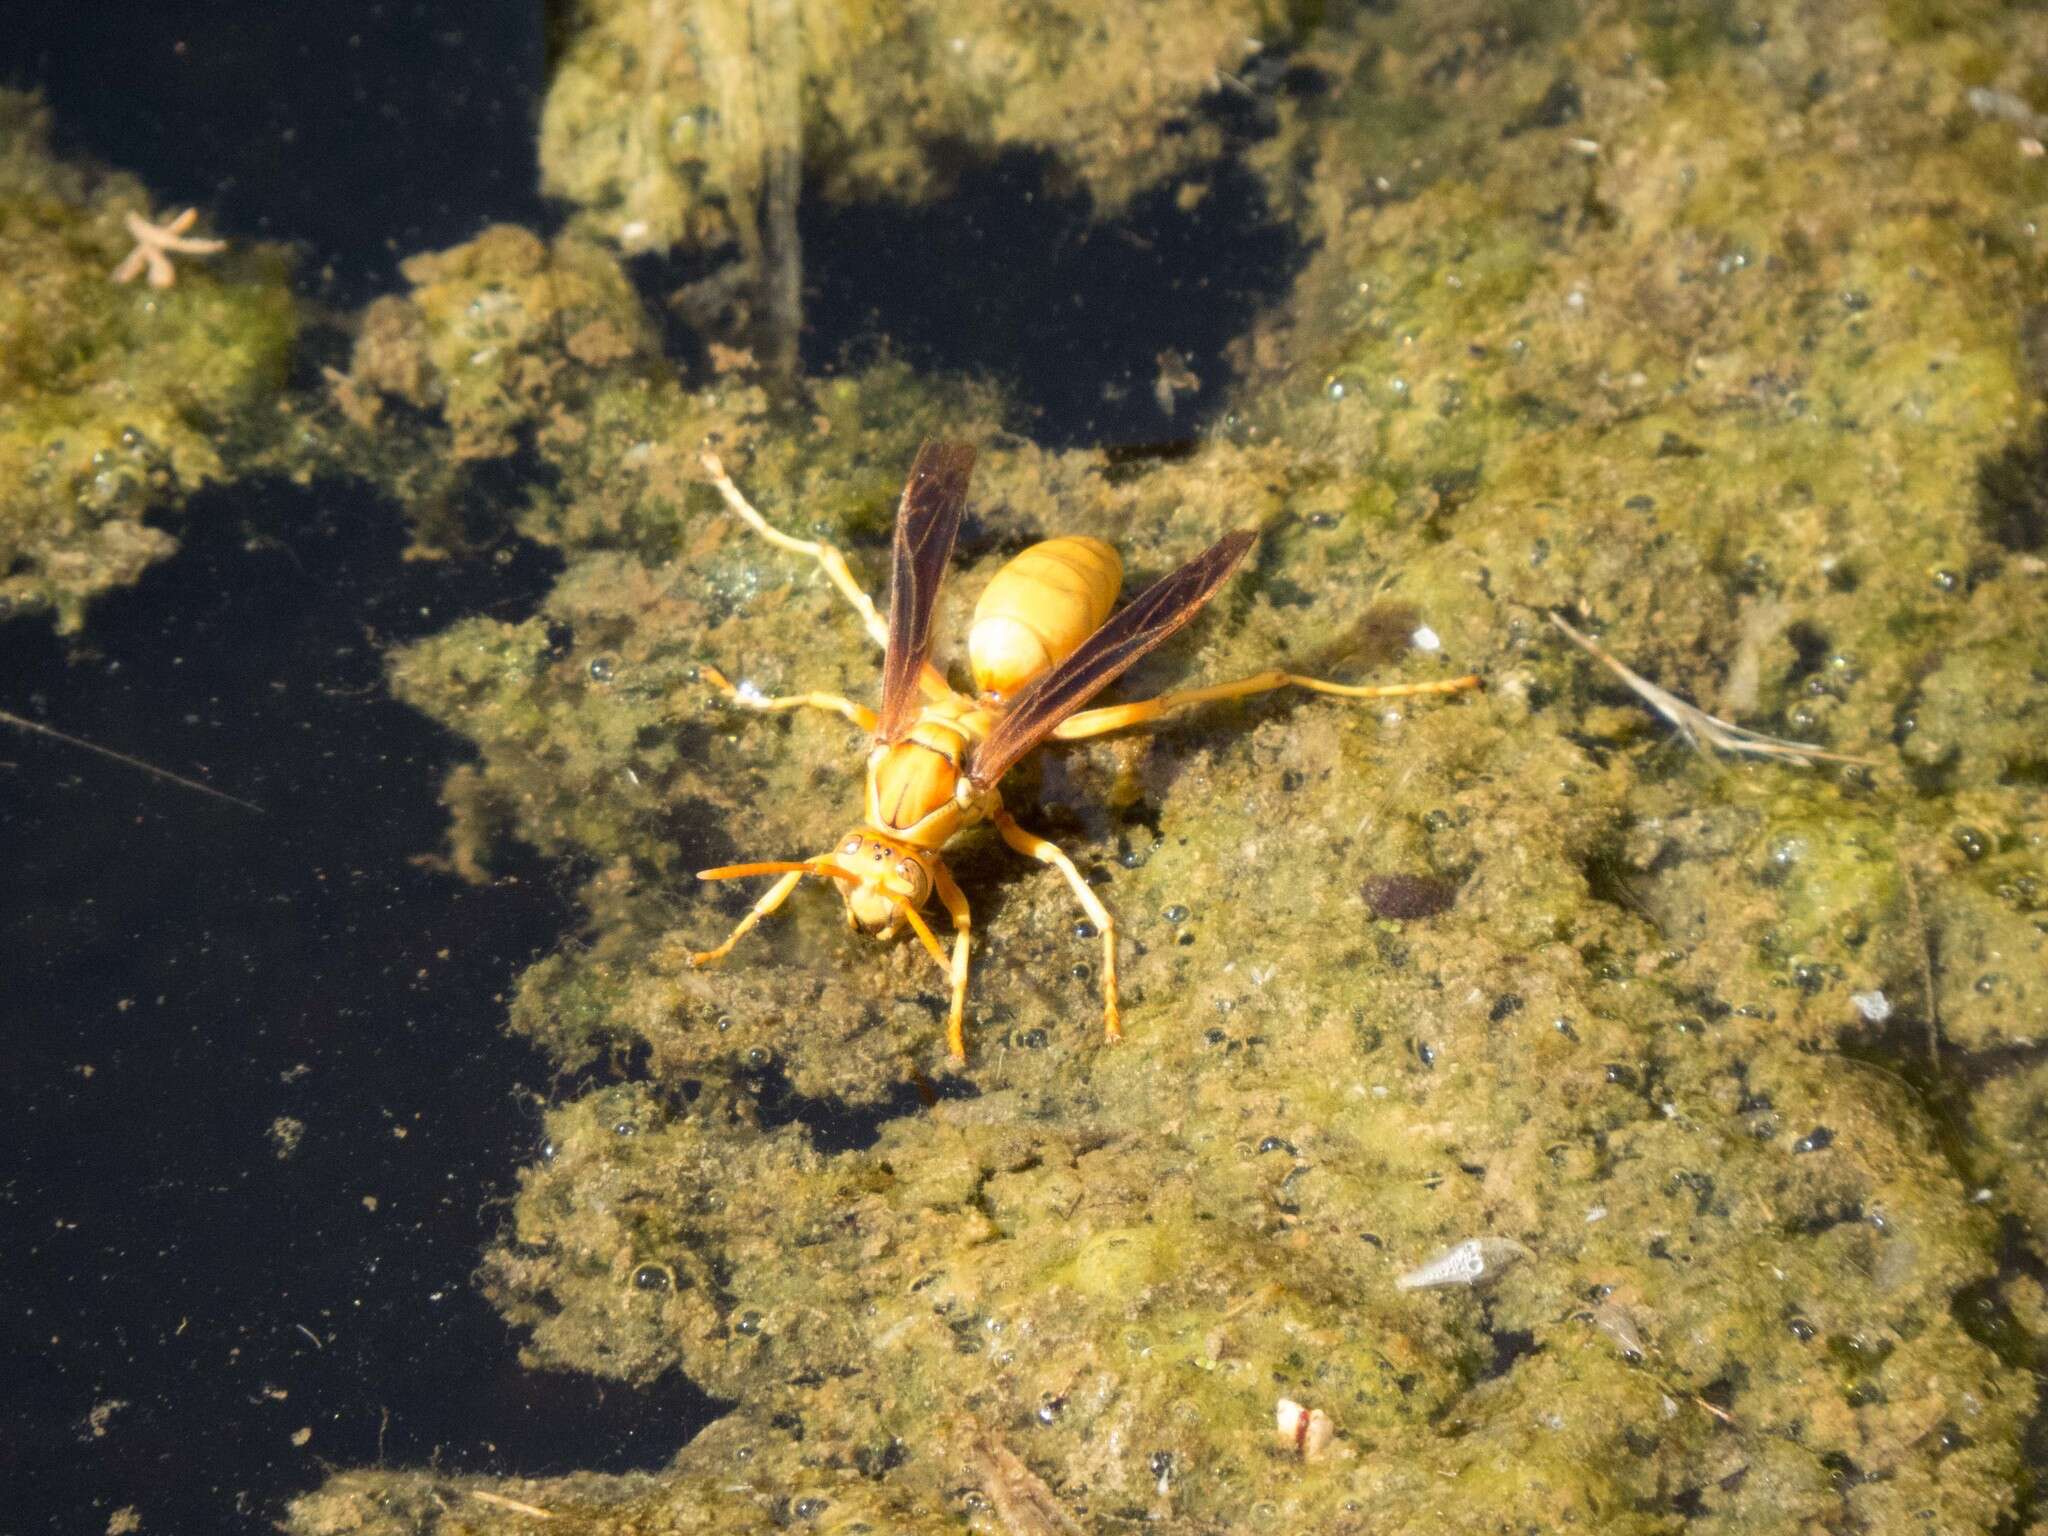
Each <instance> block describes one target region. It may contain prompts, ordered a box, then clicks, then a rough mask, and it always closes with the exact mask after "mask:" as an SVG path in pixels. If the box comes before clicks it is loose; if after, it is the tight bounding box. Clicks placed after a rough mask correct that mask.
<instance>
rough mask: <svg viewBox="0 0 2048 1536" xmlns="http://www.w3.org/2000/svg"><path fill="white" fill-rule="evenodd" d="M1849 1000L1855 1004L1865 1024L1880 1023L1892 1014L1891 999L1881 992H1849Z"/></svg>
mask: <svg viewBox="0 0 2048 1536" xmlns="http://www.w3.org/2000/svg"><path fill="white" fill-rule="evenodd" d="M1849 1001H1850V1002H1852V1003H1854V1004H1855V1005H1856V1011H1857V1012H1858V1013H1860V1014H1862V1015H1863V1022H1864V1023H1866V1024H1882V1023H1883V1022H1884V1021H1885V1020H1886V1019H1888V1018H1890V1017H1891V1016H1892V1000H1891V999H1890V998H1888V997H1886V996H1885V995H1884V993H1882V992H1851V993H1850V994H1849Z"/></svg>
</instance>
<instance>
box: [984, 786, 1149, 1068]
mask: <svg viewBox="0 0 2048 1536" xmlns="http://www.w3.org/2000/svg"><path fill="white" fill-rule="evenodd" d="M989 819H990V820H991V821H993V822H994V823H995V824H996V830H997V831H998V832H1000V833H1002V834H1003V841H1004V842H1006V843H1008V844H1009V845H1010V846H1011V847H1012V848H1014V849H1016V850H1017V851H1018V852H1019V853H1021V854H1024V855H1026V856H1027V857H1029V858H1034V859H1036V860H1038V862H1039V863H1041V864H1050V865H1052V867H1053V868H1055V869H1057V870H1058V871H1059V872H1060V873H1061V874H1063V875H1065V876H1066V877H1067V884H1068V885H1070V886H1072V887H1073V888H1074V896H1075V899H1076V900H1078V901H1079V902H1080V903H1081V909H1082V910H1083V911H1084V912H1086V913H1087V914H1088V920H1089V921H1090V922H1092V923H1093V924H1094V925H1095V926H1096V928H1098V929H1099V930H1100V931H1101V933H1102V1024H1103V1030H1102V1037H1103V1038H1104V1039H1105V1040H1108V1041H1110V1042H1111V1043H1112V1044H1114V1043H1115V1042H1116V1041H1118V1040H1121V1039H1122V1038H1123V1037H1124V1025H1123V1016H1122V1015H1121V1014H1120V1013H1118V1011H1117V1006H1116V924H1115V922H1113V921H1112V920H1111V918H1110V915H1109V908H1107V907H1105V906H1104V905H1103V904H1102V901H1101V899H1100V898H1099V897H1097V896H1096V894H1095V893H1094V892H1093V891H1091V890H1090V889H1089V888H1088V882H1087V881H1086V880H1083V879H1082V878H1081V871H1079V870H1078V869H1076V868H1074V861H1073V860H1072V859H1070V858H1068V857H1067V856H1066V855H1065V854H1064V853H1062V852H1061V851H1060V848H1059V845H1058V844H1057V843H1053V842H1049V841H1047V840H1046V839H1045V838H1042V837H1039V836H1037V835H1036V834H1035V833H1031V832H1026V831H1025V830H1024V829H1023V828H1022V827H1020V826H1018V825H1017V823H1016V820H1015V819H1014V818H1013V817H1012V816H1011V815H1010V813H1009V812H1008V811H1006V810H1004V809H1003V808H1002V807H1001V806H998V807H996V809H995V810H993V811H991V812H990V813H989Z"/></svg>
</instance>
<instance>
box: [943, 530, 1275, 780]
mask: <svg viewBox="0 0 2048 1536" xmlns="http://www.w3.org/2000/svg"><path fill="white" fill-rule="evenodd" d="M1257 537H1258V535H1257V534H1255V533H1253V532H1251V531H1250V530H1248V529H1247V530H1243V531H1240V532H1237V533H1232V534H1227V535H1225V536H1224V537H1223V538H1221V539H1218V540H1217V541H1216V542H1215V543H1214V544H1212V545H1210V546H1209V547H1208V548H1207V549H1206V550H1204V551H1203V552H1202V553H1201V554H1199V555H1197V556H1195V558H1194V559H1192V560H1190V561H1189V562H1188V563H1187V564H1186V565H1184V566H1182V567H1181V568H1180V569H1179V570H1177V571H1175V572H1174V573H1173V574H1172V575H1171V576H1163V577H1161V578H1160V579H1159V580H1158V581H1155V582H1153V583H1152V585H1151V586H1149V587H1147V588H1146V589H1145V590H1144V591H1142V592H1140V593H1139V594H1138V595H1137V596H1136V597H1134V598H1132V599H1131V601H1130V603H1129V604H1128V605H1127V606H1126V607H1125V608H1124V609H1123V610H1122V611H1121V612H1119V613H1117V614H1116V615H1115V616H1114V617H1112V618H1111V619H1110V621H1109V622H1108V623H1107V624H1104V625H1103V626H1102V628H1100V629H1098V630H1097V631H1095V633H1094V634H1092V635H1090V636H1089V637H1088V638H1087V639H1086V640H1084V641H1082V642H1081V648H1080V649H1079V650H1077V651H1075V652H1074V654H1073V655H1071V656H1069V657H1068V658H1067V659H1066V660H1065V661H1063V662H1061V663H1060V664H1059V665H1058V666H1057V667H1054V668H1053V669H1052V671H1050V672H1048V673H1046V674H1045V675H1044V676H1042V677H1040V678H1039V679H1038V681H1037V682H1035V683H1033V684H1032V685H1031V686H1030V687H1029V688H1026V689H1025V690H1024V691H1023V693H1021V694H1019V695H1018V696H1017V702H1016V703H1015V704H1013V705H1012V706H1011V707H1010V711H1009V713H1008V714H1006V715H1004V716H1003V717H1002V719H1000V720H998V721H997V722H996V724H995V727H994V729H992V730H991V731H990V732H989V733H988V735H987V736H986V737H985V738H983V740H982V741H981V743H980V744H979V745H978V746H976V747H975V749H974V755H973V756H972V757H971V758H969V759H968V763H967V776H968V778H969V779H971V780H972V781H973V783H974V785H975V787H976V788H977V789H987V788H989V787H990V786H991V785H993V784H995V783H996V782H997V781H998V780H999V779H1001V778H1002V776H1003V775H1004V774H1006V773H1008V772H1009V771H1010V769H1011V768H1013V767H1015V766H1016V763H1017V760H1018V759H1019V758H1021V757H1022V756H1023V755H1024V754H1025V753H1026V752H1029V751H1030V750H1031V749H1032V748H1033V747H1035V746H1037V745H1038V744H1039V743H1040V742H1041V741H1043V740H1045V738H1046V737H1047V736H1049V735H1051V734H1052V732H1053V731H1054V730H1055V729H1056V728H1057V727H1058V725H1059V723H1060V722H1061V721H1062V720H1064V719H1066V718H1067V716H1069V715H1071V714H1072V713H1073V712H1074V711H1075V710H1077V709H1079V708H1080V707H1081V706H1082V705H1083V704H1086V703H1087V702H1088V701H1089V700H1090V699H1092V698H1094V697H1095V695H1096V694H1098V693H1100V692H1101V691H1102V690H1103V689H1104V688H1106V687H1108V686H1109V685H1110V684H1111V683H1113V682H1114V681H1116V679H1117V678H1118V677H1120V676H1122V675H1123V673H1124V672H1125V671H1126V670H1127V669H1128V668H1129V667H1130V666H1131V664H1132V663H1133V662H1135V661H1136V660H1137V659H1138V658H1139V657H1140V656H1143V655H1144V654H1145V653H1146V652H1147V651H1149V650H1151V649H1152V648H1153V647H1154V646H1156V645H1158V644H1159V643H1160V642H1161V641H1162V640H1164V639H1166V638H1167V637H1168V636H1169V635H1171V634H1173V633H1174V632H1175V631H1176V630H1178V629H1179V628H1180V627H1181V626H1182V625H1183V624H1185V623H1187V621H1188V620H1189V619H1192V618H1193V617H1194V616H1195V611H1196V610H1197V609H1199V608H1200V607H1201V606H1202V604H1204V603H1206V602H1207V601H1209V599H1210V598H1211V597H1213V596H1215V595H1216V589H1217V588H1218V587H1220V586H1222V585H1223V581H1224V578H1225V577H1227V576H1229V574H1230V573H1231V571H1232V569H1233V568H1235V566H1236V565H1237V562H1238V561H1240V560H1242V559H1243V558H1244V553H1245V551H1246V550H1248V549H1250V548H1251V547H1252V543H1253V541H1254V540H1255V539H1257Z"/></svg>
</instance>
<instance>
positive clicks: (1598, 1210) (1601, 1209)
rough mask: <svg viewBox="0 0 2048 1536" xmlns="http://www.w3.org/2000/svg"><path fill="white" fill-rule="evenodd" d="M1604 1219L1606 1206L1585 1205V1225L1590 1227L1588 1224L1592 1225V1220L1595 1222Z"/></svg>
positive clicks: (1605, 1217)
mask: <svg viewBox="0 0 2048 1536" xmlns="http://www.w3.org/2000/svg"><path fill="white" fill-rule="evenodd" d="M1606 1219H1607V1207H1606V1206H1604V1205H1589V1206H1587V1207H1586V1225H1587V1226H1589V1227H1590V1226H1591V1225H1592V1224H1593V1223H1594V1222H1596V1221H1605V1220H1606Z"/></svg>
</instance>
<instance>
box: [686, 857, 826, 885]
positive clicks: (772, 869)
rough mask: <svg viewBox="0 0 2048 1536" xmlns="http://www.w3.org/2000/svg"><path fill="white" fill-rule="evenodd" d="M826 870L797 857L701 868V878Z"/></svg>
mask: <svg viewBox="0 0 2048 1536" xmlns="http://www.w3.org/2000/svg"><path fill="white" fill-rule="evenodd" d="M824 873H825V871H824V870H822V869H820V868H818V866H817V865H815V864H811V863H806V862H802V861H800V860H795V859H771V860H769V861H768V862H766V863H762V864H721V865H719V866H718V868H716V869H700V870H698V871H697V878H698V879H699V880H744V879H745V878H746V877H747V876H748V875H793V874H806V875H822V874H824Z"/></svg>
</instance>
